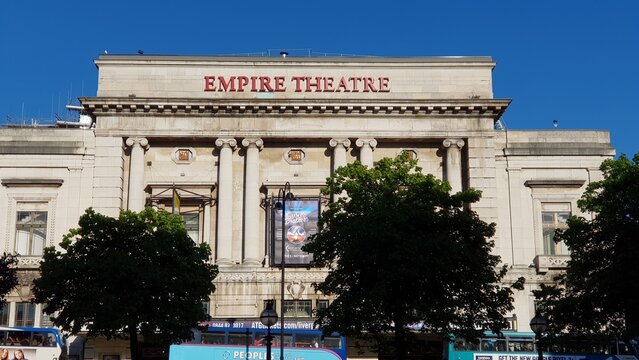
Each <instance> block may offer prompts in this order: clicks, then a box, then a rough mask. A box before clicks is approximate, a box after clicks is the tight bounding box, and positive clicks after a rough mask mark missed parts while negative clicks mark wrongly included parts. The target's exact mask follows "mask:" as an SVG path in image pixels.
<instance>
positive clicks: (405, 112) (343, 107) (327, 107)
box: [81, 97, 510, 119]
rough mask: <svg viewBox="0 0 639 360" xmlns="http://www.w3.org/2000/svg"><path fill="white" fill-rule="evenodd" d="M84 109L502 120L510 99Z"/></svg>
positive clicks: (99, 111) (97, 107)
mask: <svg viewBox="0 0 639 360" xmlns="http://www.w3.org/2000/svg"><path fill="white" fill-rule="evenodd" d="M81 101H82V105H83V106H84V108H85V109H86V110H87V111H88V112H89V113H90V114H91V115H92V116H100V115H111V114H117V115H118V116H127V115H134V116H144V115H152V116H157V115H158V114H166V115H170V116H179V115H185V116H211V115H216V116H234V115H238V114H239V115H278V116H286V115H298V114H313V115H327V116H335V115H340V116H357V115H368V116H370V115H373V116H389V115H393V116H414V115H431V114H432V115H438V116H455V117H465V116H470V117H476V116H486V117H492V118H495V119H497V118H499V117H500V116H501V115H502V113H503V112H504V111H505V110H506V108H507V107H508V105H509V104H510V100H508V99H481V100H480V99H467V100H466V99H453V100H422V101H418V102H410V101H403V100H400V101H393V102H384V101H383V100H380V101H371V100H366V101H353V100H348V101H340V100H335V99H331V100H322V101H318V100H286V99H282V100H280V99H278V100H269V101H266V100H263V99H259V100H254V99H222V100H208V99H182V98H167V99H151V98H115V97H91V98H88V97H85V98H81Z"/></svg>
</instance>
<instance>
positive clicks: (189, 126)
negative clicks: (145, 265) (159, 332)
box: [0, 55, 614, 360]
mask: <svg viewBox="0 0 639 360" xmlns="http://www.w3.org/2000/svg"><path fill="white" fill-rule="evenodd" d="M96 65H97V67H98V69H99V84H98V93H97V96H95V97H89V98H82V99H81V102H82V105H83V107H84V109H85V110H86V111H87V112H88V113H89V114H90V115H91V116H92V118H93V119H94V124H95V127H94V128H92V129H58V128H47V129H41V128H26V129H25V128H21V129H2V130H1V131H0V179H1V180H2V187H0V222H1V223H3V224H4V225H3V228H4V229H3V231H0V244H4V249H5V251H9V252H11V251H16V246H17V244H18V242H17V239H16V226H17V225H16V213H17V212H18V211H20V210H21V209H22V210H25V211H26V210H34V211H40V212H46V214H47V223H46V244H47V245H55V244H57V243H58V242H59V241H60V240H61V237H62V235H63V234H64V233H65V232H66V231H67V230H68V229H69V228H71V227H73V226H75V225H76V224H77V219H78V217H79V215H80V214H81V213H82V212H83V211H84V209H85V208H87V207H89V206H92V207H94V208H95V209H96V210H97V211H99V212H102V213H106V214H109V215H116V214H117V212H118V211H119V210H120V209H123V208H129V209H132V210H140V209H142V208H143V207H144V206H156V207H159V208H166V209H168V210H170V207H171V199H172V192H173V190H174V189H177V190H176V191H178V193H180V195H181V196H182V206H181V211H183V212H184V214H185V216H187V217H188V216H190V219H191V220H192V226H193V227H192V228H191V229H190V231H192V234H193V237H194V238H197V239H196V241H199V242H201V241H203V242H207V243H209V244H210V245H211V248H212V249H213V251H214V254H213V258H214V259H213V261H215V262H216V263H217V264H219V266H220V275H219V276H218V278H217V279H216V286H217V291H216V292H215V293H214V294H213V295H212V296H211V302H210V304H209V306H210V314H211V316H212V317H213V318H215V319H228V318H242V319H255V318H257V317H258V316H259V313H260V311H261V310H262V308H263V304H264V301H265V300H267V299H271V298H275V299H280V298H281V285H282V284H281V272H280V269H279V267H277V266H274V265H275V264H272V263H271V260H272V258H271V256H270V255H272V254H271V251H272V250H271V249H272V248H271V246H270V240H269V239H270V237H269V232H270V231H271V227H270V225H269V219H270V217H269V213H270V209H271V205H272V204H273V203H274V201H275V198H276V197H277V195H278V192H280V191H281V190H282V188H283V187H284V186H285V185H287V184H290V190H291V191H292V192H294V193H295V195H296V196H298V197H312V198H319V190H320V188H321V187H322V186H323V184H324V183H325V179H326V177H328V176H330V174H331V173H332V171H334V169H335V168H337V167H339V166H341V165H344V164H346V163H350V162H353V161H355V160H360V161H362V163H364V164H366V165H369V166H370V165H373V164H374V163H375V161H377V160H379V159H381V158H383V157H394V156H396V155H398V154H400V153H401V152H403V151H409V152H411V154H412V156H414V158H416V159H417V161H418V163H419V166H421V167H422V168H423V169H424V171H426V172H429V173H433V174H435V175H436V176H438V177H439V178H442V179H446V180H448V181H449V182H450V183H451V185H452V187H453V189H455V190H457V189H463V188H467V187H473V188H477V189H479V190H481V191H482V192H483V197H482V199H481V201H480V202H478V203H477V204H474V205H473V208H474V210H475V211H477V212H478V213H479V214H480V216H481V217H482V218H483V219H484V220H486V221H490V222H495V223H497V234H496V236H495V243H496V246H495V251H496V253H497V254H499V255H500V256H501V257H502V261H503V262H504V263H506V264H509V265H510V266H511V268H512V269H511V271H510V273H509V274H510V275H509V277H508V279H507V282H509V281H513V280H514V279H516V278H517V277H519V276H524V277H526V279H527V283H526V290H525V291H521V292H518V293H516V294H515V296H516V301H515V305H516V309H515V311H514V312H513V314H510V315H511V316H512V319H513V325H514V327H515V330H518V331H528V330H529V329H528V325H527V324H528V320H529V319H530V318H531V317H532V316H533V301H532V293H531V291H532V290H533V289H535V288H536V287H537V286H538V284H539V283H540V282H543V281H547V280H549V279H550V277H551V276H552V273H553V272H556V271H560V270H561V269H563V268H565V264H566V255H565V254H562V253H561V252H560V251H558V250H557V251H555V250H556V249H552V250H549V249H547V247H548V244H544V236H543V231H544V228H545V227H547V226H549V225H548V224H549V222H548V221H549V220H548V219H549V218H550V217H551V216H555V217H557V216H559V217H561V216H563V215H562V214H565V213H572V214H574V213H577V212H578V209H577V208H576V200H577V199H578V198H579V197H580V195H581V193H582V192H583V190H584V188H585V186H586V185H587V184H588V183H589V182H591V181H593V180H597V179H599V178H601V174H600V172H599V171H598V166H599V164H600V163H601V161H602V160H604V159H606V158H610V157H612V156H613V155H614V150H613V149H612V148H611V146H610V139H609V134H608V133H607V132H603V131H557V130H553V131H505V130H495V122H496V121H497V120H498V119H499V118H500V116H501V115H502V113H503V112H504V111H505V110H506V108H507V107H508V105H509V103H510V100H508V99H494V98H493V92H492V69H493V68H494V66H495V63H494V62H493V61H492V59H490V58H487V57H461V58H294V57H289V58H225V57H182V56H146V55H140V56H117V55H104V56H101V57H100V58H99V59H97V60H96ZM253 90H255V91H253ZM321 201H329V199H321ZM189 214H190V215H189ZM542 216H545V217H543V218H542ZM545 246H546V247H545ZM38 259H39V258H38V256H37V255H33V256H22V257H21V260H20V269H21V273H22V274H23V278H24V280H23V281H22V283H23V285H25V286H23V287H22V288H20V289H18V290H17V291H16V293H15V294H11V296H10V298H9V301H10V303H11V304H12V305H11V306H10V314H9V319H10V321H9V323H10V324H14V323H15V321H14V320H13V318H14V317H15V314H14V312H15V309H14V308H15V306H16V305H15V304H17V303H20V302H22V301H24V300H26V299H28V298H29V295H30V294H29V292H28V289H27V290H25V288H26V284H27V283H28V279H29V278H30V276H34V275H35V274H33V272H34V270H35V269H36V268H37V264H38ZM324 275H325V274H324V272H323V271H321V270H314V269H308V268H306V267H295V268H287V269H286V279H285V284H284V285H285V286H284V288H285V294H284V296H285V299H286V300H310V301H311V304H312V307H313V308H315V307H316V304H318V301H321V300H329V301H330V300H331V299H330V298H328V297H326V296H324V295H322V294H318V293H315V292H314V291H313V289H312V287H311V283H313V282H316V281H321V280H322V278H323V276H324ZM277 306H278V313H280V314H281V304H280V302H279V301H278V303H277ZM36 310H37V311H36V313H38V312H39V311H40V306H39V305H38V306H37V309H36ZM517 319H519V321H516V320H517ZM35 323H36V325H37V324H40V320H39V318H37V319H36V321H35ZM114 346H115V345H113V343H109V344H108V345H107V344H105V343H102V342H101V341H97V340H96V341H90V342H88V343H86V344H85V348H84V352H83V353H82V354H78V355H80V357H81V358H83V359H86V360H92V359H100V358H101V355H104V354H105V353H106V352H108V353H114V351H115V353H121V354H122V358H127V357H128V354H127V349H126V347H125V345H123V346H122V347H118V346H115V347H114ZM103 348H104V349H103ZM105 349H108V350H105Z"/></svg>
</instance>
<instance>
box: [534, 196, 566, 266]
mask: <svg viewBox="0 0 639 360" xmlns="http://www.w3.org/2000/svg"><path fill="white" fill-rule="evenodd" d="M569 217H570V204H542V211H541V224H542V232H543V237H544V255H569V254H570V253H569V252H568V248H567V247H566V244H564V243H562V242H559V243H555V241H554V237H555V230H557V229H562V230H563V229H566V228H567V227H568V225H567V224H566V221H567V220H568V218H569Z"/></svg>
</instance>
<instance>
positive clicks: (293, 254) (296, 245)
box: [271, 199, 319, 266]
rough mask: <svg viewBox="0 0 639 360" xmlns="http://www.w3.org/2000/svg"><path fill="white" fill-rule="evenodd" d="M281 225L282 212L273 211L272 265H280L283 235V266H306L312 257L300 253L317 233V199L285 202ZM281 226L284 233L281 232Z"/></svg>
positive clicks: (302, 252)
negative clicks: (310, 237)
mask: <svg viewBox="0 0 639 360" xmlns="http://www.w3.org/2000/svg"><path fill="white" fill-rule="evenodd" d="M285 205H286V208H285V211H284V217H285V219H284V224H282V210H274V213H275V214H274V216H273V220H274V221H273V226H272V229H273V234H272V235H271V236H272V238H273V239H274V240H275V241H273V242H272V244H273V247H272V248H271V249H272V250H273V251H272V259H273V264H275V265H282V260H281V259H282V235H284V264H285V265H286V266H289V265H292V266H295V265H298V266H300V265H308V264H309V263H310V262H311V260H313V256H312V255H311V254H308V253H306V252H304V251H302V246H304V244H306V241H307V240H308V238H309V236H311V235H313V234H316V233H317V220H318V217H319V199H304V200H287V201H286V204H285ZM282 225H283V226H284V231H282Z"/></svg>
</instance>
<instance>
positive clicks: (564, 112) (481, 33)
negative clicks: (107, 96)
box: [0, 0, 639, 154]
mask: <svg viewBox="0 0 639 360" xmlns="http://www.w3.org/2000/svg"><path fill="white" fill-rule="evenodd" d="M282 48H287V49H296V48H310V49H312V50H313V51H314V52H318V53H322V52H323V53H342V54H357V55H377V56H453V55H486V56H492V57H493V59H494V60H495V61H496V62H497V67H496V68H495V71H494V84H493V86H494V92H495V97H497V98H510V99H513V102H512V104H511V106H510V107H509V109H508V110H507V111H506V113H505V115H504V117H503V120H504V121H505V123H506V125H507V127H508V128H509V129H551V128H552V121H553V119H557V120H559V128H560V129H603V130H610V132H611V138H612V144H613V146H614V147H615V148H616V149H617V151H618V153H621V152H623V153H627V154H634V153H636V152H639V145H638V143H637V141H636V138H637V137H638V136H639V124H638V123H639V116H637V109H639V1H637V0H620V1H612V0H611V1H606V0H597V1H591V0H580V1H576V0H536V1H524V0H520V1H513V0H503V1H492V0H486V1H483V0H467V1H444V0H436V1H435V0H432V1H427V0H422V1H400V0H395V1H391V0H389V1H376V0H368V1H359V0H358V1H348V0H341V1H334V0H326V1H316V2H315V1H304V0H295V1H277V0H270V1H253V0H245V1H242V0H238V1H214V0H207V1H188V0H182V1H176V0H172V1H166V0H156V1H135V0H127V1H123V0H109V1H87V0H84V1H77V0H65V1H48V0H41V1H32V0H20V1H14V0H4V1H0V88H1V96H0V123H5V122H6V119H7V118H9V119H11V121H13V122H14V123H16V122H19V121H20V120H19V119H20V118H21V117H24V118H26V119H31V118H37V119H51V118H53V117H54V115H55V114H56V113H57V114H60V115H61V116H64V115H65V111H64V105H65V104H66V103H67V102H68V100H69V99H75V98H77V97H78V96H94V95H95V93H96V85H97V70H96V68H95V66H94V65H93V62H92V61H93V59H94V58H96V57H97V56H98V55H99V54H102V53H103V52H104V51H105V50H107V51H108V52H109V53H110V54H132V53H136V52H137V50H138V49H142V50H144V52H145V53H146V54H184V55H211V54H216V55H217V54H233V53H249V52H262V51H267V50H268V49H282Z"/></svg>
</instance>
